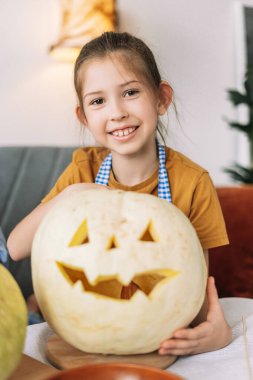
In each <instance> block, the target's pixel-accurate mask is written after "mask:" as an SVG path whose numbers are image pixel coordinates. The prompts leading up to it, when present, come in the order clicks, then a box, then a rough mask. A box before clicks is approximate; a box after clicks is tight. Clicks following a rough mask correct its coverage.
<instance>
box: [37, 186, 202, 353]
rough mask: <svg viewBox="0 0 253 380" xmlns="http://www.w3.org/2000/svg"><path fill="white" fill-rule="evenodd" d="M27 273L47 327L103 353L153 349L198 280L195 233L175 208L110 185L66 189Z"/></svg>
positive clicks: (185, 315)
mask: <svg viewBox="0 0 253 380" xmlns="http://www.w3.org/2000/svg"><path fill="white" fill-rule="evenodd" d="M32 274H33V282H34V288H35V292H36V296H37V298H38V301H39V304H40V307H41V309H42V312H43V314H44V316H45V318H46V320H47V321H48V322H49V323H50V325H51V326H52V327H53V328H54V330H55V331H56V332H57V333H58V334H59V335H60V336H61V337H62V338H63V339H64V340H66V341H67V342H69V343H70V344H72V345H73V346H75V347H77V348H79V349H81V350H83V351H87V352H93V353H104V354H110V353H111V354H135V353H147V352H151V351H154V350H156V349H157V348H158V347H159V344H160V342H161V341H162V340H164V339H165V338H168V337H170V336H171V334H172V333H173V331H174V330H176V329H178V328H180V327H183V326H187V325H188V324H189V323H190V322H191V321H192V320H193V318H194V317H195V316H196V314H197V313H198V311H199V309H200V307H201V305H202V303H203V300H204V294H205V286H206V279H207V270H206V264H205V260H204V255H203V251H202V248H201V245H200V243H199V240H198V237H197V235H196V232H195V230H194V228H193V227H192V225H191V223H190V222H189V220H188V219H187V217H186V216H185V215H184V214H183V213H182V212H181V211H180V210H179V209H178V208H176V207H175V206H173V205H171V204H169V202H168V201H165V200H162V199H159V198H157V197H155V196H152V195H147V194H138V193H132V192H122V191H113V190H111V191H99V190H93V191H92V190H88V191H83V192H75V193H73V194H71V195H70V196H69V197H68V198H67V199H64V200H63V201H60V202H59V203H58V204H57V205H56V206H55V207H54V208H53V209H52V210H51V211H50V212H49V213H48V215H47V216H46V217H45V218H44V220H43V221H42V223H41V225H40V226H39V228H38V231H37V233H36V236H35V239H34V242H33V248H32ZM132 289H133V292H132ZM131 292H132V293H133V294H132V296H131V298H129V296H130V295H129V293H131ZM122 298H124V299H122ZM128 298H129V299H128Z"/></svg>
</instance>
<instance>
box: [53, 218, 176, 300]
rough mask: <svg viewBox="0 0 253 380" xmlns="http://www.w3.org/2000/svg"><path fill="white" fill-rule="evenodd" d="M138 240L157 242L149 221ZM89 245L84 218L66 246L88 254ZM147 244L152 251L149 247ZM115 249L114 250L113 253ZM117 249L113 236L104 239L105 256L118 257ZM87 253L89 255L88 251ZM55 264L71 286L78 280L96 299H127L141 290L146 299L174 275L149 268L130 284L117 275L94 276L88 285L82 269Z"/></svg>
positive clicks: (137, 275)
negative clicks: (79, 249)
mask: <svg viewBox="0 0 253 380" xmlns="http://www.w3.org/2000/svg"><path fill="white" fill-rule="evenodd" d="M138 240H139V241H142V242H152V243H154V244H156V243H157V242H159V234H158V233H157V232H156V231H155V230H154V227H153V223H152V221H150V222H149V223H148V225H147V227H146V228H145V230H144V231H143V232H142V233H141V236H140V237H139V239H138ZM89 244H91V242H90V239H89V231H88V223H87V220H86V219H85V220H84V221H83V222H82V223H81V224H80V226H79V227H78V229H77V231H76V232H75V234H74V236H73V238H72V239H71V241H70V243H69V247H78V246H79V247H80V246H81V247H83V248H85V249H86V250H88V251H90V248H89ZM85 245H86V247H85ZM149 245H150V248H151V249H152V244H149ZM117 248H118V250H116V249H117ZM120 248H121V247H120V245H119V243H118V242H117V238H116V236H115V235H112V236H108V241H107V243H106V245H105V247H104V251H105V254H110V255H119V254H121V252H120V251H121V249H120ZM145 248H146V247H145V243H144V244H143V247H142V249H143V250H144V251H145ZM140 249H141V247H140ZM112 250H113V252H112ZM90 254H92V248H91V251H90ZM57 264H58V266H59V269H60V270H61V272H62V274H63V275H64V276H65V278H66V279H67V280H68V281H69V282H70V283H72V285H74V284H75V283H76V282H77V281H80V282H81V283H82V286H83V291H85V292H92V293H93V294H96V295H97V297H99V296H103V297H110V298H115V299H129V298H131V297H132V296H133V294H134V293H135V292H136V291H137V290H140V291H143V292H144V294H146V296H149V295H150V293H151V292H152V290H153V289H154V288H155V286H156V285H158V284H159V283H160V282H161V281H163V283H164V282H167V281H169V280H170V278H172V277H173V276H175V275H176V274H177V272H176V271H174V270H171V269H157V270H155V269H153V270H149V271H147V272H144V273H138V274H135V275H134V277H133V278H132V279H130V281H131V282H130V283H124V282H123V279H121V276H120V274H110V275H103V276H101V275H98V277H97V278H95V279H94V280H93V281H92V283H90V282H89V280H88V278H87V276H86V274H85V271H84V270H83V269H82V268H77V267H76V268H73V267H72V266H71V265H66V264H64V263H61V262H57Z"/></svg>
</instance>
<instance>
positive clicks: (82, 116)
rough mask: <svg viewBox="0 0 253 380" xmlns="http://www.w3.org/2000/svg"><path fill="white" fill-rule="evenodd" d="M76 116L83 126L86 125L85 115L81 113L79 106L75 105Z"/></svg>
mask: <svg viewBox="0 0 253 380" xmlns="http://www.w3.org/2000/svg"><path fill="white" fill-rule="evenodd" d="M76 116H77V118H78V120H79V121H80V123H82V124H83V125H84V126H85V127H86V126H87V120H86V117H85V114H84V113H83V110H82V108H81V107H80V106H77V107H76Z"/></svg>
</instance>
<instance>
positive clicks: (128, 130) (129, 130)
mask: <svg viewBox="0 0 253 380" xmlns="http://www.w3.org/2000/svg"><path fill="white" fill-rule="evenodd" d="M135 129H136V128H135V127H130V128H126V129H121V130H118V131H114V132H112V135H113V136H118V137H122V136H128V135H129V134H130V133H132V132H133V131H135Z"/></svg>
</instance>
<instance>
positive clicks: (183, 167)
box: [42, 147, 228, 249]
mask: <svg viewBox="0 0 253 380" xmlns="http://www.w3.org/2000/svg"><path fill="white" fill-rule="evenodd" d="M108 153H109V150H108V149H106V148H100V147H90V148H80V149H77V150H76V151H75V152H74V153H73V158H72V162H71V163H70V164H69V165H68V166H67V168H66V169H65V170H64V172H63V173H62V174H61V176H60V177H59V179H58V180H57V182H56V184H55V185H54V187H53V188H52V189H51V191H50V192H49V194H48V195H47V196H46V197H45V198H44V199H43V200H42V202H46V201H48V200H50V199H51V198H53V197H54V196H56V195H57V194H58V193H60V192H61V191H62V190H64V189H65V188H66V187H67V186H69V185H71V184H74V183H82V182H84V183H94V182H95V178H96V175H97V173H98V171H99V168H100V166H101V164H102V162H103V160H104V158H105V157H106V156H107V154H108ZM166 169H167V173H168V178H169V183H170V189H171V196H172V203H173V204H174V205H175V206H177V207H178V208H180V209H181V211H183V213H184V214H185V215H186V216H187V217H188V218H189V219H190V221H191V223H192V224H193V226H194V228H195V230H196V232H197V234H198V237H199V240H200V242H201V244H202V247H203V249H209V248H213V247H218V246H221V245H225V244H228V237H227V233H226V227H225V223H224V219H223V215H222V211H221V207H220V203H219V200H218V197H217V194H216V190H215V187H214V185H213V183H212V180H211V178H210V176H209V174H208V172H207V171H206V170H204V169H203V168H201V167H200V166H198V165H197V164H195V163H194V162H192V161H191V160H190V159H188V158H187V157H185V156H184V155H183V154H181V153H179V152H176V151H174V150H173V149H171V148H168V147H166ZM108 185H109V186H110V187H111V188H112V189H121V190H125V191H137V192H140V193H147V194H153V195H156V196H157V193H158V169H157V170H156V171H155V172H154V173H153V174H152V175H151V176H150V177H149V178H148V179H147V180H146V181H144V182H142V183H140V184H138V185H135V186H125V185H122V184H120V183H119V182H117V181H116V179H115V178H114V175H113V172H112V171H111V173H110V178H109V183H108Z"/></svg>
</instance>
